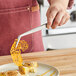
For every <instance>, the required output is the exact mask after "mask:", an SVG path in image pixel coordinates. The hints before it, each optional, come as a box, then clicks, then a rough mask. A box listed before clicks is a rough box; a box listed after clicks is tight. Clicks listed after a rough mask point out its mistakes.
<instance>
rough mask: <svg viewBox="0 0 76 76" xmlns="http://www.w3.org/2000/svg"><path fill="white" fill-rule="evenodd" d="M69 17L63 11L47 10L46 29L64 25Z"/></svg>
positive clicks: (54, 8)
mask: <svg viewBox="0 0 76 76" xmlns="http://www.w3.org/2000/svg"><path fill="white" fill-rule="evenodd" d="M69 18H70V15H69V14H68V13H67V12H66V11H65V10H62V9H61V10H58V9H57V8H56V7H53V8H49V9H48V12H47V28H50V27H52V29H55V28H56V27H57V26H61V25H63V24H65V23H66V22H67V21H68V20H69Z"/></svg>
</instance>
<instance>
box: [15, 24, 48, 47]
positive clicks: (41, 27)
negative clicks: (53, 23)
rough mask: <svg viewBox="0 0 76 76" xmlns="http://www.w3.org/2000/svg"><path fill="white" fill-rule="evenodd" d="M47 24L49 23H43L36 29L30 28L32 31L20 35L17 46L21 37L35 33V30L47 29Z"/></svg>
mask: <svg viewBox="0 0 76 76" xmlns="http://www.w3.org/2000/svg"><path fill="white" fill-rule="evenodd" d="M46 25H47V23H45V24H43V25H41V26H39V27H36V28H34V29H32V30H30V31H27V32H25V33H23V34H21V35H19V36H18V38H17V39H18V40H17V43H16V47H17V45H18V43H19V41H20V39H21V37H23V36H26V35H29V34H32V33H35V32H37V31H40V30H42V29H45V28H46Z"/></svg>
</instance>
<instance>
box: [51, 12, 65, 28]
mask: <svg viewBox="0 0 76 76" xmlns="http://www.w3.org/2000/svg"><path fill="white" fill-rule="evenodd" d="M63 16H64V11H60V12H59V13H58V14H57V15H56V17H55V19H54V21H53V24H52V26H51V27H52V28H53V29H55V28H56V27H57V26H58V25H59V24H60V22H61V20H62V18H63Z"/></svg>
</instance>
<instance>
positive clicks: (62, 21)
mask: <svg viewBox="0 0 76 76" xmlns="http://www.w3.org/2000/svg"><path fill="white" fill-rule="evenodd" d="M69 19H70V15H69V14H68V13H65V15H64V16H63V18H62V20H61V22H60V24H59V26H61V25H63V24H65V23H66V22H67V21H68V20H69Z"/></svg>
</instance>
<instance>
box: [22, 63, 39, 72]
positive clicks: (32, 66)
mask: <svg viewBox="0 0 76 76" xmlns="http://www.w3.org/2000/svg"><path fill="white" fill-rule="evenodd" d="M23 66H25V67H28V68H29V72H31V73H35V72H37V67H38V63H37V62H26V63H24V64H23Z"/></svg>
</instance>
